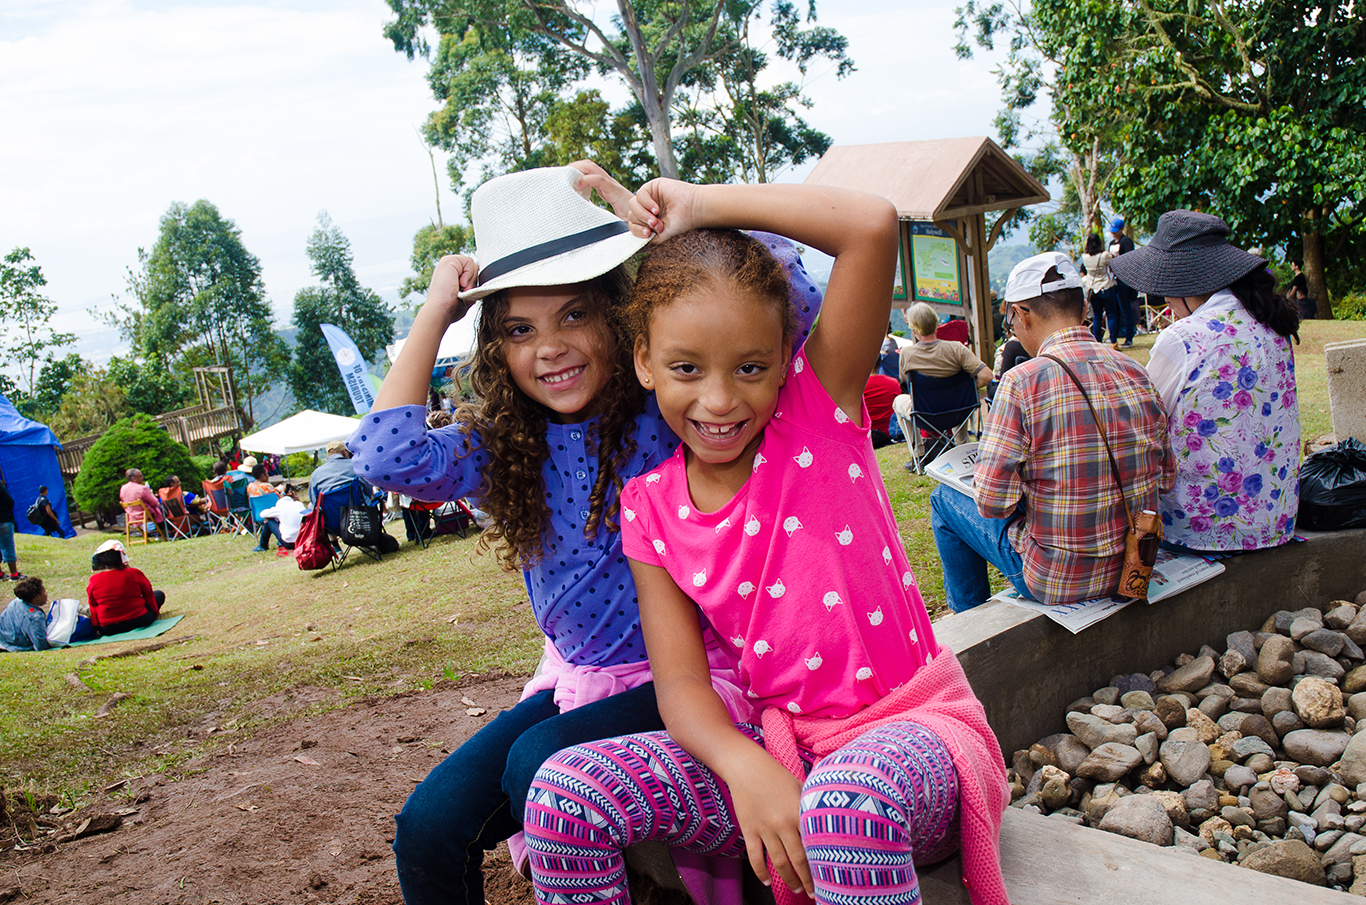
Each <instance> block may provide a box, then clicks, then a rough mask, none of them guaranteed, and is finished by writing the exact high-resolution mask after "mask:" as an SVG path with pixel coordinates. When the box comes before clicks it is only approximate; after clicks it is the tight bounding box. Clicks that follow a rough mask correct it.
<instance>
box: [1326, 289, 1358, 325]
mask: <svg viewBox="0 0 1366 905" xmlns="http://www.w3.org/2000/svg"><path fill="white" fill-rule="evenodd" d="M1333 317H1335V318H1337V319H1338V320H1343V321H1366V292H1352V293H1349V294H1348V295H1344V296H1343V297H1342V298H1340V299H1334V301H1333Z"/></svg>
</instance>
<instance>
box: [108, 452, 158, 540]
mask: <svg viewBox="0 0 1366 905" xmlns="http://www.w3.org/2000/svg"><path fill="white" fill-rule="evenodd" d="M123 476H124V477H125V478H127V479H128V481H127V483H125V484H124V485H123V486H122V487H120V488H119V502H120V503H138V504H139V505H138V506H136V507H134V508H133V509H131V510H129V509H125V510H124V512H125V513H130V514H136V513H137V512H139V511H145V512H146V513H147V520H148V521H150V522H153V523H154V524H155V525H156V529H157V531H158V532H160V534H161V536H162V537H165V536H166V529H165V527H164V526H163V525H162V524H161V523H162V522H163V521H165V520H166V514H165V513H164V512H163V511H162V509H161V500H159V499H157V495H156V494H155V493H153V492H152V488H150V487H148V486H147V484H146V482H145V480H144V479H143V477H142V472H141V470H139V469H137V468H130V469H128V470H127V471H125V472H124V473H123ZM125 517H127V516H126V515H125Z"/></svg>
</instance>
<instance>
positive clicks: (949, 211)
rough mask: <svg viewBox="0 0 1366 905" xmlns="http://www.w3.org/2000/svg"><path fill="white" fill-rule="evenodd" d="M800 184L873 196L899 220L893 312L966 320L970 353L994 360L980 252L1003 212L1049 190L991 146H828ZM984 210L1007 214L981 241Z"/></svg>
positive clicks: (977, 142)
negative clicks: (921, 309)
mask: <svg viewBox="0 0 1366 905" xmlns="http://www.w3.org/2000/svg"><path fill="white" fill-rule="evenodd" d="M806 182H807V183H809V184H812V185H831V186H837V187H839V188H846V189H856V190H858V191H861V192H871V193H872V194H874V195H881V196H882V197H884V198H886V199H888V200H889V201H891V202H892V203H893V204H895V205H896V211H897V215H898V216H899V217H900V218H901V255H900V262H899V270H898V274H897V282H896V287H895V289H894V297H893V302H892V304H893V305H895V306H896V307H898V308H907V307H909V306H910V305H912V304H914V303H915V302H926V303H928V304H930V305H931V306H933V307H934V309H935V310H936V311H939V312H940V313H942V314H952V315H958V316H960V317H962V318H963V319H964V320H966V321H967V322H968V326H969V330H970V332H971V335H972V346H973V351H974V352H976V353H977V356H978V357H979V358H981V359H982V360H983V361H985V362H990V361H991V360H992V357H993V355H994V352H995V337H994V336H993V335H992V321H991V279H990V274H989V271H988V270H987V252H989V251H990V250H991V247H992V246H993V245H994V244H996V239H997V238H998V237H999V236H1000V234H1001V227H1002V226H1003V225H1004V223H1005V221H1006V219H1007V218H1008V217H1009V215H1010V213H1012V212H1014V211H1015V210H1016V209H1018V208H1021V207H1024V206H1026V205H1029V204H1040V203H1042V202H1044V201H1047V200H1048V190H1047V189H1046V188H1044V187H1043V185H1042V184H1040V183H1039V181H1038V180H1037V179H1035V178H1034V177H1033V176H1030V175H1029V173H1027V172H1026V171H1025V168H1024V167H1022V166H1021V165H1020V164H1019V162H1018V161H1016V160H1015V158H1013V157H1011V156H1010V155H1009V154H1007V153H1006V152H1005V151H1003V150H1002V149H1001V147H1000V146H999V145H998V144H996V142H994V141H992V140H991V139H990V138H986V137H985V136H980V137H976V138H945V139H938V140H934V141H899V142H888V143H886V144H873V145H835V146H834V147H832V148H831V149H830V150H829V151H827V152H826V153H825V155H824V156H823V157H821V159H820V161H819V162H818V163H817V164H816V168H815V169H813V170H812V171H811V175H809V176H807V177H806ZM988 211H1005V212H1006V213H1005V214H1002V216H1001V217H1000V219H998V220H997V221H996V226H995V228H993V229H992V231H991V235H989V236H988V235H987V229H986V214H987V212H988Z"/></svg>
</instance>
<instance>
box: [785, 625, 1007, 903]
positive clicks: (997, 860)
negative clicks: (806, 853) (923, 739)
mask: <svg viewBox="0 0 1366 905" xmlns="http://www.w3.org/2000/svg"><path fill="white" fill-rule="evenodd" d="M903 720H910V721H913V722H916V723H919V724H920V725H922V726H924V727H925V728H926V729H929V730H930V731H931V732H933V733H934V734H935V735H937V736H939V738H940V739H941V740H942V741H943V742H944V746H945V747H946V748H948V750H949V755H950V756H951V757H952V758H953V766H954V769H955V771H956V772H957V773H958V793H959V815H960V825H961V832H962V861H963V885H964V886H965V887H966V888H967V890H968V895H969V896H970V897H971V898H972V902H973V905H1009V899H1008V898H1007V896H1006V887H1005V881H1004V880H1003V879H1002V877H1001V843H1000V837H1001V819H1002V815H1004V813H1005V809H1006V805H1007V804H1009V803H1010V789H1009V787H1008V786H1007V784H1006V765H1005V760H1004V758H1002V756H1001V746H1000V743H998V742H997V741H996V735H995V733H993V732H992V731H991V727H990V726H989V725H987V718H986V713H985V712H984V711H983V710H982V705H981V703H980V702H979V701H978V700H977V697H976V695H974V694H973V692H972V686H971V685H969V684H968V679H967V676H966V675H964V673H963V667H962V665H961V664H959V662H958V658H957V657H955V656H954V655H953V651H951V650H949V649H948V648H947V647H941V648H940V649H939V651H938V653H936V654H935V656H934V659H933V660H931V661H930V662H929V663H928V664H927V665H925V666H922V667H921V668H920V669H919V670H918V671H917V672H916V674H915V675H914V676H912V677H911V680H910V681H909V682H907V683H906V684H905V685H903V686H902V687H901V688H899V689H897V690H896V691H894V692H892V693H891V694H889V695H887V696H886V697H885V698H883V699H882V700H880V701H878V702H877V703H876V704H873V705H872V706H870V707H866V708H864V709H863V710H861V711H859V712H858V713H856V714H854V715H853V716H851V717H848V718H846V719H842V720H829V719H818V718H814V717H796V718H794V717H793V716H792V714H790V713H788V712H786V711H784V710H779V709H777V708H775V707H769V708H767V709H766V710H764V715H763V722H764V747H765V748H766V749H767V750H768V753H769V754H771V755H773V757H774V758H775V759H776V760H777V761H778V762H779V763H781V764H782V765H783V766H784V767H787V769H788V770H790V771H791V772H792V774H793V775H794V776H796V777H797V778H798V779H802V778H804V776H805V772H804V771H803V769H802V762H801V758H800V756H799V754H798V751H797V746H798V745H801V746H802V747H804V748H806V749H808V750H809V751H812V752H813V753H815V754H816V756H818V757H824V756H825V755H827V754H830V753H831V752H833V751H835V750H837V749H839V748H841V747H843V746H844V745H847V744H849V743H850V742H852V741H853V740H854V739H856V738H858V737H859V736H860V735H862V734H863V733H865V732H867V731H868V730H869V729H872V728H874V727H876V726H880V725H882V724H884V723H892V722H899V721H903ZM773 897H774V899H776V900H777V905H792V903H795V902H799V901H803V900H805V896H797V895H794V894H793V893H792V892H790V891H789V890H788V889H787V886H786V885H785V884H783V883H782V882H781V881H779V882H776V883H774V884H773Z"/></svg>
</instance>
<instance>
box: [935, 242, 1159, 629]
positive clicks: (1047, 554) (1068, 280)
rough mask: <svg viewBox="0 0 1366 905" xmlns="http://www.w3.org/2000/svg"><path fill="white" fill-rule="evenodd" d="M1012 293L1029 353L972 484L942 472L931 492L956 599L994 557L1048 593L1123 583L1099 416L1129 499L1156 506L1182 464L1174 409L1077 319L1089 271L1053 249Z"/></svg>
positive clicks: (1117, 509)
mask: <svg viewBox="0 0 1366 905" xmlns="http://www.w3.org/2000/svg"><path fill="white" fill-rule="evenodd" d="M1005 304H1006V307H1007V310H1006V325H1007V326H1008V327H1010V328H1011V329H1013V331H1014V333H1015V336H1016V337H1018V338H1019V340H1020V342H1021V344H1022V345H1023V346H1024V348H1025V351H1026V352H1028V353H1029V354H1030V355H1031V356H1033V357H1032V358H1031V359H1030V360H1029V361H1026V362H1024V363H1023V364H1019V365H1016V366H1015V367H1014V368H1012V369H1011V370H1010V371H1009V373H1007V374H1006V375H1005V377H1003V378H1002V379H1001V384H1000V386H999V387H998V388H997V390H996V398H995V401H994V402H993V403H992V406H991V411H990V413H989V414H988V415H987V419H986V426H985V427H984V429H983V431H982V443H981V445H980V446H979V447H978V450H977V466H976V470H975V472H974V473H973V497H969V496H967V495H966V494H963V493H961V492H959V491H957V490H953V489H950V488H948V487H946V486H944V485H942V484H941V485H939V486H938V487H936V488H935V490H934V492H933V493H932V494H930V526H931V528H933V530H934V542H935V546H936V547H938V548H939V558H940V561H941V562H942V563H943V567H944V591H945V594H946V596H947V597H948V602H949V608H950V609H951V610H953V611H954V612H955V613H960V612H962V611H963V610H966V609H970V608H971V607H975V606H978V605H979V604H982V603H985V602H986V600H987V598H988V597H990V596H991V588H990V586H989V585H988V583H987V563H991V564H993V565H995V566H996V567H997V568H998V569H1000V570H1001V573H1002V574H1003V575H1005V577H1006V579H1007V580H1008V581H1009V582H1010V583H1011V585H1012V586H1013V587H1014V589H1015V590H1016V591H1017V592H1019V593H1020V594H1023V595H1025V596H1027V597H1032V598H1033V599H1035V600H1038V601H1040V602H1042V603H1047V604H1056V603H1066V602H1071V601H1076V600H1088V599H1091V598H1094V597H1105V596H1108V595H1110V594H1113V593H1114V592H1115V590H1116V588H1117V587H1118V585H1119V573H1120V569H1121V567H1122V566H1123V564H1124V540H1125V535H1126V534H1127V532H1128V528H1129V524H1128V519H1127V517H1126V515H1125V507H1124V502H1123V500H1122V499H1121V498H1120V492H1119V488H1118V487H1117V486H1116V476H1115V474H1114V471H1113V470H1112V468H1111V465H1110V458H1109V456H1108V455H1107V454H1106V447H1105V444H1103V443H1102V442H1100V441H1101V430H1100V429H1101V428H1103V434H1104V436H1105V437H1106V438H1107V440H1108V443H1109V446H1110V448H1111V449H1112V450H1113V451H1114V458H1115V461H1116V463H1117V465H1118V466H1119V469H1118V470H1119V475H1118V483H1119V484H1120V485H1122V486H1123V488H1124V493H1125V496H1126V498H1127V499H1128V500H1129V502H1130V505H1131V507H1132V508H1133V509H1134V510H1135V511H1137V510H1140V509H1151V510H1156V509H1157V495H1158V486H1159V484H1160V485H1162V486H1170V485H1171V483H1172V480H1173V478H1174V476H1175V474H1176V464H1175V460H1174V459H1173V457H1172V451H1171V442H1170V440H1169V439H1168V435H1167V416H1166V414H1165V412H1164V411H1163V409H1162V403H1161V401H1160V400H1159V399H1158V396H1157V391H1156V390H1155V389H1154V388H1153V385H1152V382H1151V381H1150V380H1149V379H1148V373H1147V371H1145V370H1144V369H1143V366H1142V365H1140V364H1139V363H1138V362H1136V361H1134V360H1133V359H1132V358H1130V357H1129V356H1127V355H1125V354H1123V353H1122V352H1116V351H1114V350H1113V349H1111V348H1110V347H1109V346H1105V345H1102V344H1100V343H1098V342H1096V341H1095V339H1094V337H1092V336H1091V334H1090V332H1089V331H1088V330H1087V329H1086V327H1085V326H1083V313H1082V308H1083V306H1084V305H1085V304H1086V301H1085V298H1084V297H1083V295H1082V291H1081V274H1079V273H1077V269H1076V267H1074V266H1073V265H1072V262H1071V261H1070V260H1069V259H1068V258H1067V256H1066V255H1062V254H1058V253H1057V252H1048V253H1046V254H1041V255H1035V256H1034V257H1032V258H1026V259H1025V260H1023V261H1021V262H1020V263H1019V264H1017V265H1015V269H1014V270H1012V271H1011V273H1010V282H1009V283H1008V284H1007V286H1006V294H1005ZM1055 358H1056V360H1054V359H1055ZM1063 363H1065V365H1064V364H1063ZM1064 366H1065V367H1067V368H1070V369H1071V371H1072V372H1073V373H1075V374H1076V375H1077V378H1078V380H1080V382H1081V385H1082V386H1083V387H1085V390H1086V396H1083V394H1082V392H1081V390H1080V389H1079V388H1078V386H1077V384H1075V383H1073V382H1072V379H1071V377H1069V376H1068V371H1067V370H1064ZM1087 397H1089V398H1090V400H1091V403H1092V404H1094V406H1095V408H1094V412H1095V415H1093V414H1092V411H1093V409H1092V407H1091V405H1088V403H1087ZM1097 417H1099V418H1101V419H1103V423H1102V424H1097V421H1096V418H1097Z"/></svg>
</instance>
